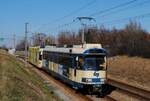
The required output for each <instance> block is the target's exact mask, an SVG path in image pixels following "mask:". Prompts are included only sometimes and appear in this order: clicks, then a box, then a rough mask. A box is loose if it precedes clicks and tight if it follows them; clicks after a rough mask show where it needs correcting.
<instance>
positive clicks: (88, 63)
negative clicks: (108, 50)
mask: <svg viewBox="0 0 150 101" xmlns="http://www.w3.org/2000/svg"><path fill="white" fill-rule="evenodd" d="M104 63H105V59H104V56H99V55H98V56H86V57H85V58H84V69H85V70H103V69H105V67H104V66H102V64H104Z"/></svg>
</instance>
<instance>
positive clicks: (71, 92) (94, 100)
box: [17, 56, 116, 101]
mask: <svg viewBox="0 0 150 101" xmlns="http://www.w3.org/2000/svg"><path fill="white" fill-rule="evenodd" d="M17 57H18V59H19V60H20V61H22V62H24V63H25V61H24V58H23V57H19V56H17ZM28 66H29V67H33V68H31V69H32V70H33V71H34V72H36V73H37V74H38V75H39V76H40V77H42V79H44V80H45V81H47V83H50V84H52V85H55V87H56V88H58V89H59V90H61V91H62V92H64V93H65V95H66V96H68V97H69V98H70V101H116V100H114V99H113V98H112V97H110V96H106V97H105V98H99V97H97V96H95V95H84V94H82V93H80V92H77V91H76V90H75V89H73V88H71V87H68V86H67V85H65V84H64V83H62V82H60V81H58V80H56V79H55V78H53V77H51V76H50V75H49V74H48V73H46V72H45V71H43V70H41V69H38V68H37V67H35V66H33V65H31V64H29V63H28Z"/></svg>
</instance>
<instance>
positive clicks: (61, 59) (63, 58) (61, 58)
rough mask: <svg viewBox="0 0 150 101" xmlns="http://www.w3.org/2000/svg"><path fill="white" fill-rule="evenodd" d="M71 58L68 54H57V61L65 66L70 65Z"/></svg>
mask: <svg viewBox="0 0 150 101" xmlns="http://www.w3.org/2000/svg"><path fill="white" fill-rule="evenodd" d="M72 60H73V58H72V57H70V56H65V55H64V56H63V55H59V61H58V63H59V64H62V65H65V66H68V67H72Z"/></svg>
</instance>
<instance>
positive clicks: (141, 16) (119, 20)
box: [101, 13, 150, 24]
mask: <svg viewBox="0 0 150 101" xmlns="http://www.w3.org/2000/svg"><path fill="white" fill-rule="evenodd" d="M148 16H150V13H144V14H140V15H136V16H132V17H126V18H122V19H116V20H111V21H105V22H102V23H101V24H107V23H113V22H121V21H125V20H132V19H141V18H144V17H148Z"/></svg>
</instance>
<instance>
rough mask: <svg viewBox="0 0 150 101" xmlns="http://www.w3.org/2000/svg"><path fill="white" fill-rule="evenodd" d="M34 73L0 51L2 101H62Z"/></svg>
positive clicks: (0, 96) (0, 95)
mask: <svg viewBox="0 0 150 101" xmlns="http://www.w3.org/2000/svg"><path fill="white" fill-rule="evenodd" d="M51 92H52V90H51V89H49V87H48V86H47V85H46V84H45V83H44V81H43V79H41V78H40V77H39V76H38V75H36V74H35V73H34V72H33V71H31V70H30V69H28V68H25V67H24V64H22V63H21V62H19V61H17V60H16V58H15V57H13V56H11V55H8V54H7V53H6V52H5V51H2V50H0V101H60V100H61V99H59V98H58V97H57V95H55V94H54V93H51Z"/></svg>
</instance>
